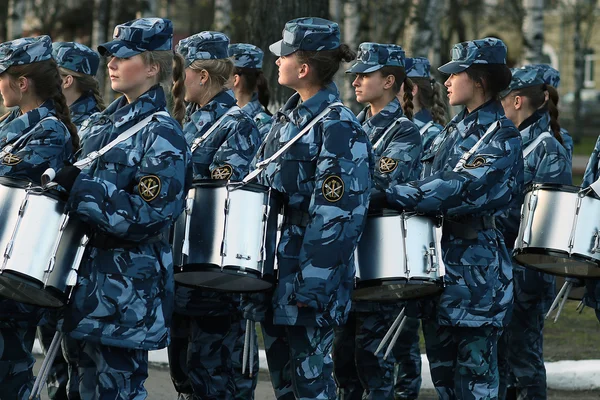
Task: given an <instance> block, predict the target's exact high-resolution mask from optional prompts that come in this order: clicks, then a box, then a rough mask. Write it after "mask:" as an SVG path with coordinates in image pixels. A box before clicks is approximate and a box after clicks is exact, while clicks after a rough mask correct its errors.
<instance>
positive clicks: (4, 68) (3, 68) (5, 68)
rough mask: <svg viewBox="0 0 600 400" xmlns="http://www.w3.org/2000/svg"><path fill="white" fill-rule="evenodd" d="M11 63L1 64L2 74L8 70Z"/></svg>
mask: <svg viewBox="0 0 600 400" xmlns="http://www.w3.org/2000/svg"><path fill="white" fill-rule="evenodd" d="M8 67H10V65H4V64H0V74H1V73H3V72H4V71H6V70H7V69H8Z"/></svg>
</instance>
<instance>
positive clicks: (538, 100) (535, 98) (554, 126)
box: [510, 83, 564, 145]
mask: <svg viewBox="0 0 600 400" xmlns="http://www.w3.org/2000/svg"><path fill="white" fill-rule="evenodd" d="M547 91H548V88H547V86H546V84H545V83H544V84H541V85H535V86H528V87H525V88H521V89H515V90H513V91H512V92H511V93H510V94H511V95H513V96H521V97H527V98H528V99H529V100H530V102H531V108H532V109H534V110H537V109H539V108H540V107H542V106H543V105H544V103H546V92H547ZM548 93H549V91H548ZM551 102H552V99H549V101H548V103H551ZM554 108H556V107H554ZM548 111H550V110H549V109H548ZM557 119H558V110H556V119H555V118H553V116H552V113H550V128H551V130H552V133H553V134H554V137H555V138H556V140H558V142H559V143H560V144H562V145H564V143H563V140H562V136H561V134H560V125H559V124H558V120H557Z"/></svg>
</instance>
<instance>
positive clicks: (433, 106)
mask: <svg viewBox="0 0 600 400" xmlns="http://www.w3.org/2000/svg"><path fill="white" fill-rule="evenodd" d="M410 80H411V81H413V83H414V84H415V85H417V87H418V88H419V91H418V92H417V99H418V101H419V105H420V106H421V107H422V108H425V109H426V110H429V112H431V117H432V119H433V122H435V123H438V124H440V125H442V126H445V125H446V122H447V119H446V110H447V109H448V107H447V105H446V102H445V100H446V96H444V87H443V86H442V84H440V83H439V82H436V81H435V79H430V78H424V77H414V78H410Z"/></svg>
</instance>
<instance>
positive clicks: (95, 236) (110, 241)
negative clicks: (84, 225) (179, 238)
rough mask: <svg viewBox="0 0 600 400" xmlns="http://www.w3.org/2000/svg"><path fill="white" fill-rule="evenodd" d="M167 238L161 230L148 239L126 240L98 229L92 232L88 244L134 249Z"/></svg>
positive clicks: (108, 248)
mask: <svg viewBox="0 0 600 400" xmlns="http://www.w3.org/2000/svg"><path fill="white" fill-rule="evenodd" d="M166 239H167V236H166V235H165V234H163V233H162V232H161V233H159V234H158V235H155V236H151V237H149V238H148V239H144V240H142V241H139V242H134V241H132V240H125V239H121V238H118V237H116V236H112V235H108V234H106V233H103V232H99V231H96V232H94V233H92V234H91V236H90V242H89V243H88V244H89V245H90V246H92V247H95V248H97V249H102V250H112V249H133V248H135V247H139V246H143V245H145V244H152V243H158V242H161V241H163V240H164V241H166Z"/></svg>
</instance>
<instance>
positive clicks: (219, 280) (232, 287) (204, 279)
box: [175, 264, 275, 293]
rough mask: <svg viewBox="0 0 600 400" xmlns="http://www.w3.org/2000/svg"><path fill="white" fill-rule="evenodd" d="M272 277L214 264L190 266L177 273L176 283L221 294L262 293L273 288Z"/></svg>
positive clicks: (254, 271) (248, 270) (253, 271)
mask: <svg viewBox="0 0 600 400" xmlns="http://www.w3.org/2000/svg"><path fill="white" fill-rule="evenodd" d="M274 281H275V280H274V278H273V276H272V275H266V276H265V277H262V278H261V276H260V273H259V272H258V271H256V270H250V269H247V270H245V271H240V269H239V268H238V267H223V269H221V268H220V267H217V266H214V265H212V264H208V265H205V264H188V265H186V266H184V267H182V268H179V271H176V272H175V282H177V283H178V284H180V285H182V286H187V287H201V288H206V289H210V290H214V291H219V292H234V293H244V292H248V293H249V292H261V291H263V290H268V289H271V287H273V283H274Z"/></svg>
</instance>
